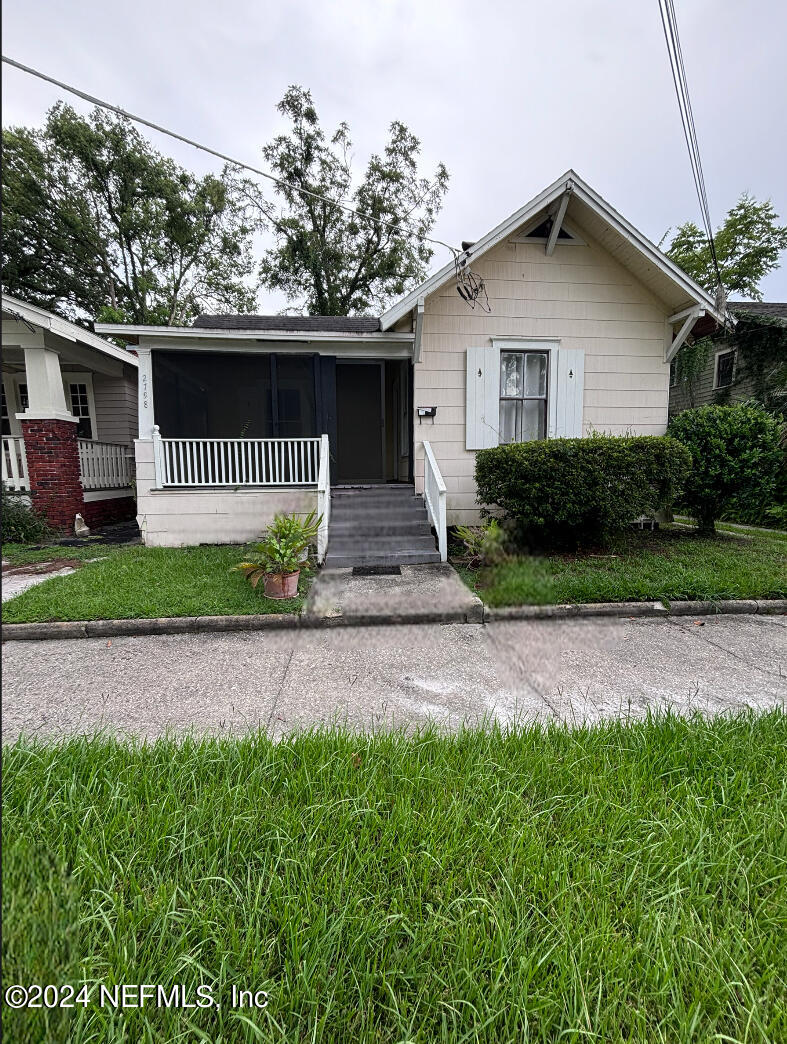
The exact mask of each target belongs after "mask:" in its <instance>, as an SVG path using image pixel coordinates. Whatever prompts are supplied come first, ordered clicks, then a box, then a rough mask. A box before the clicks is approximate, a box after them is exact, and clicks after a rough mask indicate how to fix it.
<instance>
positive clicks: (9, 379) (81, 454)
mask: <svg viewBox="0 0 787 1044" xmlns="http://www.w3.org/2000/svg"><path fill="white" fill-rule="evenodd" d="M2 310H3V359H2V427H3V434H2V449H3V452H2V481H3V485H4V487H5V488H6V489H7V490H9V491H11V492H14V493H18V494H19V495H21V496H24V497H29V499H30V500H31V501H32V504H33V506H34V507H36V508H38V509H39V510H40V511H42V512H43V513H44V514H45V515H46V516H47V518H48V519H49V521H50V522H51V523H52V525H53V526H55V527H56V528H58V529H66V530H71V531H73V527H74V519H75V516H76V515H77V514H78V513H79V514H81V515H82V517H83V518H84V519H85V521H86V522H87V523H88V525H99V524H101V523H107V522H117V521H123V520H125V519H132V518H134V516H135V515H136V503H135V500H134V497H133V490H132V481H133V476H134V458H133V442H134V439H135V437H136V435H137V366H138V363H137V359H136V356H134V355H132V354H131V353H130V352H128V351H126V350H125V349H124V348H118V347H116V346H115V345H113V344H110V343H109V341H106V340H105V339H104V338H103V337H98V336H96V334H94V333H91V332H90V331H89V330H85V329H84V328H83V327H81V326H77V325H76V324H75V323H70V322H68V321H67V320H66V319H61V318H60V316H57V315H53V314H52V313H51V312H48V311H46V310H44V309H43V308H37V307H36V306H34V305H31V304H27V303H26V302H25V301H20V300H17V299H16V298H14V297H9V296H8V295H6V294H3V295H2Z"/></svg>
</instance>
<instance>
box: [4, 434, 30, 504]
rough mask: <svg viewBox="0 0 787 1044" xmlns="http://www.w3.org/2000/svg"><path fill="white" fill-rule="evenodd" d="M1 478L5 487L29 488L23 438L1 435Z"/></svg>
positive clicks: (15, 488)
mask: <svg viewBox="0 0 787 1044" xmlns="http://www.w3.org/2000/svg"><path fill="white" fill-rule="evenodd" d="M2 479H3V485H4V486H5V487H6V489H14V490H17V491H19V490H23V489H30V478H29V476H28V473H27V457H26V456H25V440H24V439H21V438H17V437H14V436H12V435H4V436H3V452H2Z"/></svg>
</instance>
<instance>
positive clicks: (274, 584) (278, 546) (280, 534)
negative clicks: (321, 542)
mask: <svg viewBox="0 0 787 1044" xmlns="http://www.w3.org/2000/svg"><path fill="white" fill-rule="evenodd" d="M321 521H322V518H321V517H320V518H317V515H316V512H314V511H310V512H309V514H308V515H306V516H305V517H301V516H299V515H296V514H295V513H294V512H293V513H292V514H291V515H283V514H280V515H276V516H275V517H274V519H273V521H272V522H271V524H270V525H269V526H268V528H267V529H266V531H265V533H264V534H263V537H262V540H261V541H260V542H259V543H258V544H256V545H255V551H256V554H255V556H254V558H253V559H249V560H248V561H246V562H240V563H238V565H236V566H233V569H234V570H236V571H237V572H239V573H243V574H244V575H245V576H246V578H247V579H248V581H249V583H250V584H251V586H252V587H254V588H256V587H257V584H258V583H259V582H260V580H262V582H263V587H264V590H265V597H266V598H295V596H296V595H297V593H298V580H299V578H300V575H301V571H302V570H305V569H308V568H309V567H310V564H309V548H310V547H311V545H312V544H313V543H314V542H315V540H316V539H317V531H318V529H319V527H320V522H321Z"/></svg>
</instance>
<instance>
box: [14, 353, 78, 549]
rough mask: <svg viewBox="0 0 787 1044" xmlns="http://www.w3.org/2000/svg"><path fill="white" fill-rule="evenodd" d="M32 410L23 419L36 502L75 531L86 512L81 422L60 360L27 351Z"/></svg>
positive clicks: (52, 518)
mask: <svg viewBox="0 0 787 1044" xmlns="http://www.w3.org/2000/svg"><path fill="white" fill-rule="evenodd" d="M25 377H26V380H27V394H28V407H27V409H26V410H25V412H24V413H18V414H17V418H18V419H19V421H20V423H21V426H22V436H23V438H24V440H25V456H26V457H27V471H28V477H29V479H30V499H31V501H32V503H33V507H35V508H38V510H39V511H41V512H42V513H43V514H44V515H46V517H47V518H48V519H49V521H50V522H51V524H52V525H53V526H55V527H56V528H58V529H66V530H69V531H73V527H74V516H75V515H76V514H77V512H79V511H81V510H82V505H83V503H84V501H83V498H82V484H81V482H80V481H79V449H78V446H77V418H76V417H73V416H72V415H71V411H70V410H69V409H68V406H67V404H66V399H65V392H64V390H63V378H62V375H61V372H60V359H59V357H58V355H57V352H54V351H52V350H51V349H49V348H47V347H45V346H44V345H43V344H42V345H41V346H40V347H30V348H28V347H26V348H25Z"/></svg>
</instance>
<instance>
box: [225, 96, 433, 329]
mask: <svg viewBox="0 0 787 1044" xmlns="http://www.w3.org/2000/svg"><path fill="white" fill-rule="evenodd" d="M278 109H279V112H281V113H282V115H283V116H285V117H287V119H288V120H289V121H290V122H291V124H292V127H291V130H290V131H289V133H287V134H281V135H279V136H278V137H276V138H274V139H273V141H272V142H271V143H270V144H268V145H266V146H265V147H264V148H263V150H262V152H263V156H264V157H265V159H266V161H267V163H268V166H269V167H270V169H271V170H272V172H273V173H274V174H275V175H276V176H277V177H279V178H281V179H282V181H283V185H281V186H276V188H275V189H274V190H273V192H274V195H275V196H276V197H277V200H276V201H273V200H271V199H269V198H268V197H267V196H266V195H265V194H264V192H263V189H262V187H260V186H257V185H252V184H251V183H249V182H243V183H241V185H240V188H241V190H242V191H245V193H246V196H247V199H248V202H249V204H250V205H251V206H252V207H253V209H254V211H255V212H256V214H257V215H258V223H259V227H260V229H262V230H265V231H267V232H270V233H272V234H273V236H274V240H275V245H274V246H273V247H272V248H271V249H268V250H267V251H266V252H265V254H264V256H263V259H262V263H261V265H260V282H261V285H262V286H264V287H266V288H268V289H269V290H280V291H283V292H284V294H285V295H286V296H287V298H288V300H290V301H292V302H295V303H297V304H298V306H299V308H300V309H303V310H306V311H308V312H309V313H311V314H317V315H347V314H350V313H363V312H368V311H369V310H370V309H382V308H383V307H385V305H386V304H387V303H388V302H389V301H390V300H391V299H392V298H394V297H398V296H401V295H402V294H404V293H405V292H406V291H407V290H408V289H410V288H411V287H412V286H413V285H415V284H416V283H418V282H419V281H420V280H421V279H423V278H424V276H425V274H426V267H427V265H428V263H429V260H430V258H431V256H432V249H431V248H430V246H429V245H428V244H427V243H424V242H423V240H420V239H418V238H417V237H418V236H424V235H428V234H429V232H430V231H431V229H432V227H433V225H434V223H435V219H436V217H437V214H438V212H439V210H440V207H441V205H442V199H443V196H444V195H445V191H446V188H447V185H448V172H447V171H446V169H445V167H444V166H443V165H442V164H439V165H438V167H437V171H436V173H435V176H434V179H433V180H431V181H430V180H429V179H427V178H423V177H419V175H418V167H417V159H418V153H419V151H420V142H419V140H418V138H416V137H415V135H413V134H412V133H411V132H410V131H409V130H408V129H407V127H406V126H405V125H404V124H403V123H400V122H398V121H395V122H394V123H392V124H391V126H390V136H389V139H388V142H387V144H386V145H385V149H384V151H383V154H382V155H377V154H374V155H372V157H371V158H370V160H369V162H368V164H367V167H366V171H365V173H364V175H363V177H362V179H361V180H360V183H359V184H357V186H356V187H353V175H352V170H351V161H350V148H351V141H350V132H349V128H348V126H347V124H346V123H342V124H340V125H339V127H338V129H337V130H336V131H335V133H334V134H333V136H332V137H331V138H330V140H326V136H325V133H324V131H323V130H322V128H321V127H320V122H319V119H318V116H317V112H316V110H315V107H314V104H313V102H312V96H311V93H310V92H309V91H308V90H305V89H303V88H302V87H290V88H289V89H288V90H287V92H286V93H285V95H284V97H283V99H282V100H281V102H280V103H279V105H278ZM304 189H306V190H309V191H311V192H314V193H316V194H318V195H320V196H324V197H327V198H328V199H329V200H330V201H331V202H327V203H326V202H325V201H324V200H320V199H317V198H315V197H314V196H310V195H307V194H306V193H305V192H304V191H302V190H304ZM340 201H343V202H345V203H346V204H347V205H348V206H350V207H352V209H353V210H356V211H357V212H358V214H359V215H360V216H359V217H355V216H354V215H353V214H350V213H348V212H347V211H346V210H343V209H342V208H341V207H340V206H338V205H336V204H338V203H339V202H340ZM386 223H387V224H386ZM391 226H393V227H391Z"/></svg>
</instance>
